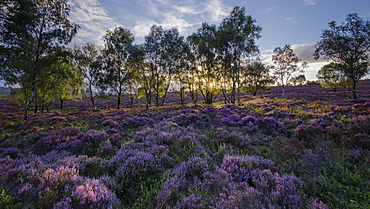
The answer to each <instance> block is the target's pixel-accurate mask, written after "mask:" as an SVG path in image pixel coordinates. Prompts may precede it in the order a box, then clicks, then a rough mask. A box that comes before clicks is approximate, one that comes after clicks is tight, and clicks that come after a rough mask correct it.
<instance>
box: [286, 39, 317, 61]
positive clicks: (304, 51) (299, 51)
mask: <svg viewBox="0 0 370 209" xmlns="http://www.w3.org/2000/svg"><path fill="white" fill-rule="evenodd" d="M315 45H316V44H315V43H308V44H295V45H292V46H291V47H292V49H293V51H294V53H295V54H296V55H297V57H298V58H299V59H301V60H302V62H307V63H317V62H320V61H317V60H315V59H314V58H313V53H314V51H315Z"/></svg>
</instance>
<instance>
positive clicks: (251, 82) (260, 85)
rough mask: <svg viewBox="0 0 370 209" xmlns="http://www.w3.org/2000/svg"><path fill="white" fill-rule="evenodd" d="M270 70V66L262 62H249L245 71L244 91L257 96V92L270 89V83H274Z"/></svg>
mask: <svg viewBox="0 0 370 209" xmlns="http://www.w3.org/2000/svg"><path fill="white" fill-rule="evenodd" d="M269 72H270V67H267V66H265V65H264V64H262V63H261V62H253V63H251V64H249V65H248V66H247V67H246V68H245V70H244V72H243V88H242V89H243V91H245V92H250V93H251V94H252V95H254V96H255V95H256V94H257V92H263V91H267V90H269V89H270V88H269V85H270V84H273V83H274V80H273V79H272V78H271V76H270V75H269Z"/></svg>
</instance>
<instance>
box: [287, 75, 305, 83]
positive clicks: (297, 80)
mask: <svg viewBox="0 0 370 209" xmlns="http://www.w3.org/2000/svg"><path fill="white" fill-rule="evenodd" d="M290 83H291V84H292V85H293V86H301V85H304V84H305V83H306V76H305V75H297V76H294V77H292V78H291V79H290Z"/></svg>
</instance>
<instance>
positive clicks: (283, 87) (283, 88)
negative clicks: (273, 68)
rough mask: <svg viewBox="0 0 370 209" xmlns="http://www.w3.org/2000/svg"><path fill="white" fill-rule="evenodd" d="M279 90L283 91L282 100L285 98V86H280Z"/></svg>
mask: <svg viewBox="0 0 370 209" xmlns="http://www.w3.org/2000/svg"><path fill="white" fill-rule="evenodd" d="M281 88H282V90H283V92H282V97H283V98H285V86H284V85H282V86H281Z"/></svg>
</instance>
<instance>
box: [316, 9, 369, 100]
mask: <svg viewBox="0 0 370 209" xmlns="http://www.w3.org/2000/svg"><path fill="white" fill-rule="evenodd" d="M329 27H330V28H329V29H326V30H324V31H323V33H322V35H321V38H322V39H321V40H320V41H319V42H318V43H317V44H316V50H315V52H314V57H315V59H319V58H324V59H326V60H332V61H334V62H336V63H342V64H344V65H345V66H346V68H344V69H343V70H344V73H345V76H346V77H347V78H348V79H349V80H350V81H351V84H352V92H353V93H352V96H353V98H354V99H357V92H356V86H357V85H358V82H359V80H360V79H361V78H363V77H364V76H365V75H366V74H368V72H369V68H368V66H369V56H370V54H369V46H370V32H369V31H370V21H368V20H367V21H365V20H362V19H361V18H360V17H359V16H358V15H357V14H356V13H352V14H348V16H347V19H346V22H343V23H342V24H341V25H338V24H337V23H336V22H335V21H332V22H330V23H329Z"/></svg>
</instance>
